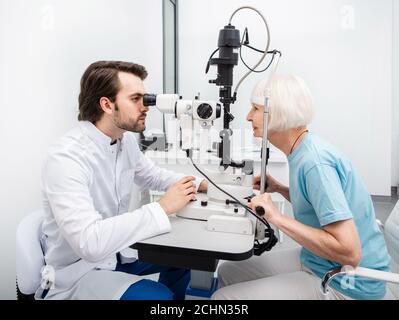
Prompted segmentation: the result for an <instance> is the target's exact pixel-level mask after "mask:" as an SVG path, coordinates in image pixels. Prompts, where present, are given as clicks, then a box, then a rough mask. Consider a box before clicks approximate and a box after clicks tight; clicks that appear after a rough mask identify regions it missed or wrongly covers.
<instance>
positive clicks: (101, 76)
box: [78, 61, 148, 123]
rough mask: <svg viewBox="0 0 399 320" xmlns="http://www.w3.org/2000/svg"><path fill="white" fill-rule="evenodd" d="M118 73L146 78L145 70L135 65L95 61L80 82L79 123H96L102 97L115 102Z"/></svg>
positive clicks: (118, 87)
mask: <svg viewBox="0 0 399 320" xmlns="http://www.w3.org/2000/svg"><path fill="white" fill-rule="evenodd" d="M119 72H126V73H131V74H134V75H136V76H137V77H139V78H140V79H141V80H144V79H145V78H147V75H148V74H147V71H146V69H145V68H144V67H143V66H141V65H139V64H135V63H131V62H123V61H97V62H94V63H93V64H91V65H90V66H89V67H88V68H87V69H86V71H85V73H84V74H83V76H82V79H81V81H80V94H79V115H78V120H79V121H90V122H91V123H96V122H97V121H98V120H100V118H101V116H102V115H103V113H104V111H103V110H102V109H101V106H100V99H101V98H102V97H106V98H108V99H109V100H110V101H111V102H115V101H116V95H117V94H118V92H119V90H120V89H121V88H120V82H119V76H118V73H119Z"/></svg>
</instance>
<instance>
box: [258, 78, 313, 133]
mask: <svg viewBox="0 0 399 320" xmlns="http://www.w3.org/2000/svg"><path fill="white" fill-rule="evenodd" d="M266 97H269V105H270V122H269V128H270V129H271V130H276V131H285V130H288V129H293V128H300V127H306V126H307V125H308V124H310V123H311V121H312V119H313V114H314V109H313V99H312V96H311V94H310V90H309V88H308V87H307V85H306V84H305V82H304V81H303V80H302V79H300V78H299V77H296V76H294V75H274V76H272V78H271V79H268V78H267V79H264V80H262V81H260V82H259V83H258V84H257V85H256V86H255V88H254V90H253V92H252V96H251V103H252V104H256V105H259V106H264V105H265V99H266Z"/></svg>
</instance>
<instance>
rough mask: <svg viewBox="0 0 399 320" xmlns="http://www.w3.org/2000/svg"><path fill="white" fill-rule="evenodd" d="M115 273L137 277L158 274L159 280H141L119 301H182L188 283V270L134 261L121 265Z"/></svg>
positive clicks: (119, 264)
mask: <svg viewBox="0 0 399 320" xmlns="http://www.w3.org/2000/svg"><path fill="white" fill-rule="evenodd" d="M115 271H119V272H126V273H129V274H135V275H138V276H145V275H149V274H154V273H159V280H158V282H156V281H151V280H141V281H138V282H136V283H134V284H132V285H131V286H130V287H129V288H128V289H127V290H126V291H125V293H124V294H123V295H122V297H121V300H172V299H174V300H184V297H185V295H186V289H187V286H188V284H189V282H190V270H188V269H180V268H170V267H164V266H159V265H155V264H151V263H146V262H140V261H138V260H137V261H135V262H132V263H125V264H121V263H120V262H118V264H117V266H116V269H115Z"/></svg>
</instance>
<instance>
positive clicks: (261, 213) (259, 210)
mask: <svg viewBox="0 0 399 320" xmlns="http://www.w3.org/2000/svg"><path fill="white" fill-rule="evenodd" d="M255 211H256V213H257V215H258V216H264V215H265V209H263V207H256V208H255Z"/></svg>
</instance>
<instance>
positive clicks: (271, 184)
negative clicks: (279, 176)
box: [253, 175, 281, 193]
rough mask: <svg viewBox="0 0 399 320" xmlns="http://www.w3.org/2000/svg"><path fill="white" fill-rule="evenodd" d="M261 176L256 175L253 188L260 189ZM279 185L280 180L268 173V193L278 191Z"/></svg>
mask: <svg viewBox="0 0 399 320" xmlns="http://www.w3.org/2000/svg"><path fill="white" fill-rule="evenodd" d="M260 179H261V178H260V176H256V177H254V181H253V188H254V189H255V190H260ZM279 186H281V184H280V182H278V181H277V180H276V179H274V178H273V177H272V176H270V175H267V189H266V192H267V193H275V192H278V189H279Z"/></svg>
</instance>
